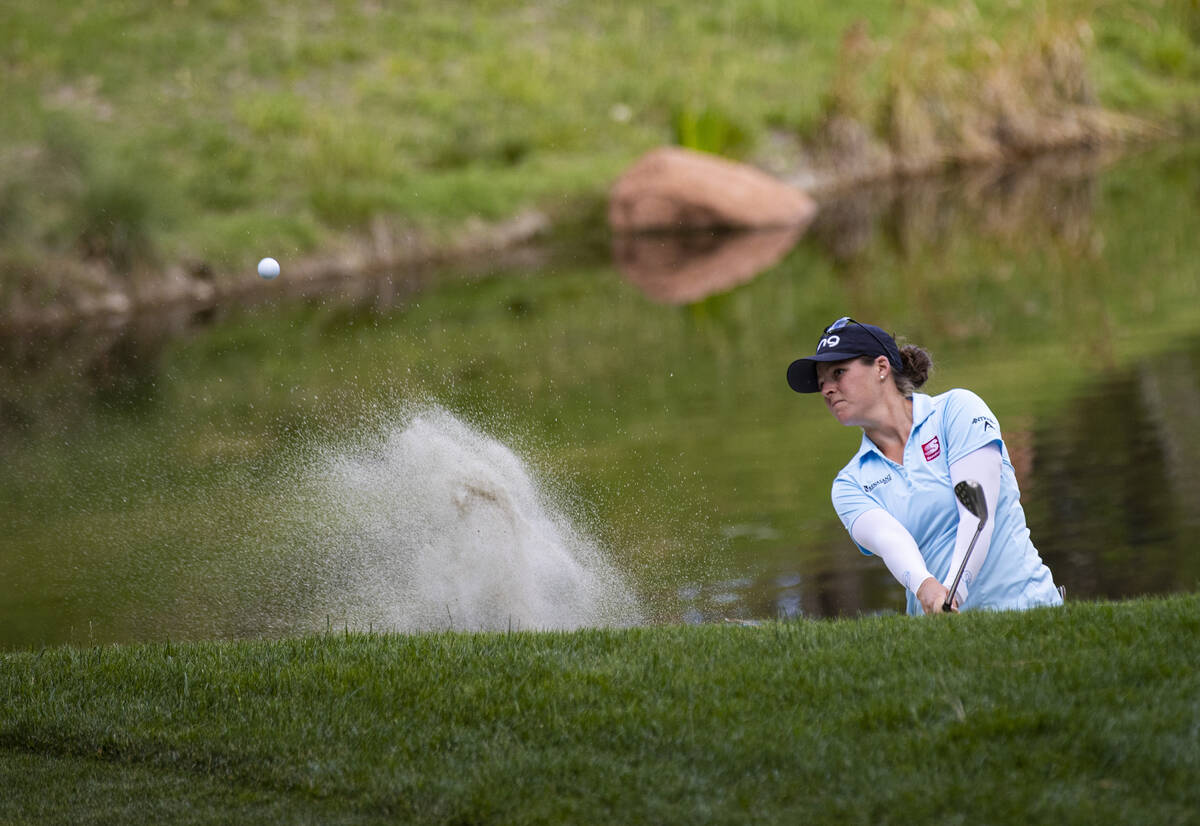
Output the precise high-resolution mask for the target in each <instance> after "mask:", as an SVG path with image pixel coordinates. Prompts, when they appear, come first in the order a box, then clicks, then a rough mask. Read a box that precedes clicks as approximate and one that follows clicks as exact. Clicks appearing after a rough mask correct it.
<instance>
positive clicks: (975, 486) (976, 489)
mask: <svg viewBox="0 0 1200 826" xmlns="http://www.w3.org/2000/svg"><path fill="white" fill-rule="evenodd" d="M954 495H955V496H957V497H958V501H959V502H962V503H963V507H964V508H966V509H967V510H969V511H970V512H971V513H972V514H974V515H975V516H976V517H977V518H978V519H979V526H978V527H976V528H975V535H974V536H972V537H971V544H970V545H968V546H967V552H966V553H965V554H963V561H962V565H959V566H958V574H957V575H956V576H955V577H954V584H953V585H951V586H950V593H949V594H947V595H946V604H945V605H943V606H942V610H943V611H945V612H947V613H949V611H950V603H951V602H952V601H953V600H954V594H955V592H957V591H958V583H959V581H960V580H961V579H962V575H963V571H965V570H967V560H968V559H970V558H971V551H973V550H975V540H976V539H978V538H979V534H980V533H982V532H983V526H984V524H985V523H986V522H987V518H988V506H987V497H986V496H984V495H983V487H981V486H980V484H979V483H978V482H976V481H975V480H974V479H963V480H962V481H961V482H959V483H958V484H957V485H955V486H954Z"/></svg>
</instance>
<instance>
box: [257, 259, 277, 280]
mask: <svg viewBox="0 0 1200 826" xmlns="http://www.w3.org/2000/svg"><path fill="white" fill-rule="evenodd" d="M258 274H259V275H261V276H262V277H263V278H265V279H267V280H268V281H269V280H270V279H272V278H274V277H275V276H277V275H279V262H278V261H276V260H275V259H274V258H264V259H263V260H261V261H259V262H258Z"/></svg>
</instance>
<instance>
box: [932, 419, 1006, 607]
mask: <svg viewBox="0 0 1200 826" xmlns="http://www.w3.org/2000/svg"><path fill="white" fill-rule="evenodd" d="M1002 464H1003V460H1002V456H1001V453H1000V445H999V444H997V443H996V442H991V443H989V444H986V445H984V446H983V447H981V448H977V449H976V450H973V451H971V452H970V453H968V454H967V455H966V456H964V457H962V458H961V459H959V460H958V461H957V462H955V463H954V464H952V465H950V483H951V484H953V485H957V484H958V483H959V482H961V481H962V480H964V479H974V480H975V481H976V482H978V483H979V484H980V486H981V487H982V488H983V494H984V496H985V497H986V499H987V506H988V520H987V522H986V523H985V524H984V526H983V531H981V532H980V534H979V539H978V540H977V541H976V542H975V550H973V551H971V558H970V559H969V560H967V569H966V570H965V571H963V576H962V581H961V582H959V585H958V604H959V605H960V606H961V605H964V604H965V603H966V601H967V595H968V593H969V592H970V586H971V583H972V582H974V580H975V577H976V576H977V575H978V574H979V569H980V568H982V567H983V563H984V561H985V560H986V559H987V555H988V548H989V547H990V546H991V542H992V530H993V529H994V528H995V527H996V519H995V517H996V506H997V504H998V503H999V501H1000V468H1001V465H1002ZM955 502H956V503H957V504H958V533H957V534H956V535H955V538H954V556H953V557H952V558H951V560H950V570H949V571H947V572H946V581H945V582H943V583H942V584H943V585H945V586H946V587H947V588H949V587H950V585H951V584H952V583H953V582H954V575H955V574H957V573H958V568H959V566H960V565H962V560H963V557H964V556H965V555H966V553H967V546H969V545H970V544H971V537H973V536H974V535H975V529H976V528H977V527H979V520H978V519H976V518H975V516H974V515H973V514H972V513H971V512H970V511H969V510H967V509H966V508H965V507H963V504H962V502H958V500H957V498H955Z"/></svg>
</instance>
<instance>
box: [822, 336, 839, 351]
mask: <svg viewBox="0 0 1200 826" xmlns="http://www.w3.org/2000/svg"><path fill="white" fill-rule="evenodd" d="M841 343H842V337H841V336H825V338H823V339H821V340H820V341H819V342H818V343H817V352H818V353H819V352H821V350H822V349H824V348H826V347H837V346H838V345H839V344H841Z"/></svg>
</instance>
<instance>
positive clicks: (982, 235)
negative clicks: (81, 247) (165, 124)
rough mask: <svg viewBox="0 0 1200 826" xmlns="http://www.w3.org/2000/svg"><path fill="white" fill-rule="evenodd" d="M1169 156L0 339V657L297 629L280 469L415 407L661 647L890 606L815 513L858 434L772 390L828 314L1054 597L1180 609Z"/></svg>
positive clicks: (981, 176)
mask: <svg viewBox="0 0 1200 826" xmlns="http://www.w3.org/2000/svg"><path fill="white" fill-rule="evenodd" d="M1194 157H1195V156H1194V153H1193V154H1192V155H1190V156H1189V155H1185V157H1184V160H1183V161H1179V162H1176V163H1175V165H1174V166H1166V167H1163V166H1160V165H1157V164H1156V163H1152V162H1150V163H1148V164H1147V165H1145V166H1143V167H1140V168H1139V167H1134V171H1132V172H1125V173H1122V174H1121V175H1119V176H1116V177H1115V178H1114V177H1110V173H1109V172H1107V171H1105V170H1104V167H1103V161H1102V160H1101V159H1097V158H1095V157H1087V158H1085V160H1081V161H1078V162H1077V163H1075V162H1069V161H1067V160H1065V159H1056V160H1055V161H1054V162H1053V163H1052V164H1051V165H1050V166H1049V167H1048V168H1039V167H1035V168H1034V170H1033V171H1031V172H1024V173H1022V172H1015V171H1011V170H987V171H985V170H977V171H973V172H971V173H969V174H966V173H964V175H962V176H961V177H960V178H958V179H957V180H954V181H949V180H942V181H924V182H919V183H918V182H911V183H910V184H909V185H905V186H899V185H897V186H892V187H885V188H880V189H876V190H872V191H860V192H856V193H845V194H843V195H839V196H836V197H835V196H832V195H831V196H829V197H827V198H826V200H825V202H824V204H823V207H824V208H823V211H822V212H821V214H820V216H819V218H818V219H817V221H816V223H815V224H814V225H812V226H811V227H810V228H809V230H808V232H807V234H806V235H804V236H803V237H788V233H765V234H758V233H756V234H754V236H744V237H733V236H730V237H717V236H707V237H706V236H695V237H693V238H690V239H687V240H685V241H678V239H676V241H672V242H670V243H667V242H665V241H664V239H662V238H654V237H651V238H647V239H642V240H644V241H646V242H647V244H648V246H641V247H636V248H635V247H630V246H627V245H624V242H623V241H621V242H615V243H614V245H613V247H612V249H610V248H608V247H602V248H600V249H599V251H598V252H597V251H596V248H595V247H592V246H584V247H580V248H576V249H575V250H574V251H573V252H570V253H569V254H567V255H566V256H564V257H560V258H554V259H543V260H542V261H541V262H540V263H533V264H530V265H529V266H528V267H526V266H521V265H518V266H517V267H516V268H515V269H497V270H493V271H490V272H488V271H476V272H474V273H471V272H466V273H449V274H447V275H446V277H445V278H441V277H436V278H435V277H432V276H430V277H428V280H422V279H425V278H426V276H420V277H419V278H418V277H417V276H414V275H412V274H405V273H392V274H384V275H380V276H378V277H373V278H370V279H365V280H362V281H359V282H355V288H354V289H353V290H351V289H349V287H348V284H347V282H345V281H343V282H339V283H340V286H330V285H326V286H325V287H323V288H322V289H326V290H328V292H324V293H322V292H320V291H319V290H318V291H317V292H314V293H312V294H307V295H303V296H299V297H298V298H297V299H296V300H295V301H288V302H283V301H281V302H279V303H278V304H276V305H262V306H259V307H256V308H252V309H249V310H247V309H245V308H244V307H242V306H241V305H233V304H231V305H218V306H214V307H209V308H200V310H199V311H197V310H196V308H190V309H188V310H187V311H181V312H179V313H164V314H161V315H156V316H146V317H142V318H139V319H137V320H135V321H134V322H133V323H130V324H127V325H124V326H119V327H104V326H100V327H92V328H88V329H82V328H81V329H78V330H73V331H68V332H64V333H61V334H55V335H46V336H40V337H39V336H32V335H24V336H12V337H6V338H3V339H2V340H0V459H2V460H3V461H2V462H0V536H3V541H4V543H5V544H4V553H3V554H0V647H4V646H16V645H30V644H32V645H37V644H41V643H44V642H60V641H67V640H70V641H76V642H79V641H83V642H90V641H114V640H131V639H133V640H136V639H161V638H162V635H164V634H170V635H171V637H172V638H173V639H177V638H183V637H189V636H190V637H211V636H257V635H267V634H270V635H275V634H287V633H294V632H296V631H297V630H298V629H302V628H308V627H311V625H312V623H313V622H314V616H313V611H314V608H313V606H314V605H320V604H321V603H320V602H319V599H318V598H319V596H320V593H322V590H321V589H322V588H324V587H327V586H328V585H329V583H331V582H332V583H335V584H336V583H340V582H342V580H343V579H344V578H346V577H347V576H349V573H348V572H347V571H345V570H342V569H339V567H338V563H337V560H338V559H340V558H342V557H341V556H339V549H340V548H341V547H342V546H343V545H344V544H345V543H344V542H343V541H342V540H341V539H340V538H339V537H338V536H335V535H330V534H327V533H326V534H322V533H320V531H316V530H314V529H313V528H312V525H311V524H310V522H311V519H309V517H311V516H312V515H313V514H319V513H320V512H321V509H322V508H327V507H328V501H327V500H322V499H321V498H320V497H312V499H311V501H310V500H308V499H305V500H304V501H303V502H301V503H300V505H299V506H296V507H293V508H291V509H290V510H289V509H288V508H286V507H284V506H285V505H287V504H288V503H289V502H292V503H293V504H294V501H293V500H295V498H296V494H295V492H294V490H292V489H291V488H289V485H291V483H292V482H293V481H294V479H295V478H296V477H297V476H298V475H302V474H301V473H300V471H301V470H302V468H303V463H304V453H303V450H302V448H305V447H311V446H312V445H314V444H316V445H318V446H325V445H339V444H341V442H339V441H338V440H342V441H348V442H353V441H354V439H355V438H356V434H358V433H360V432H361V428H360V427H359V425H360V423H361V420H365V419H369V418H370V417H371V416H376V415H386V413H387V411H389V410H392V409H394V407H395V404H394V403H395V402H396V400H397V399H399V400H401V401H408V400H410V399H413V398H422V399H428V400H433V401H436V402H438V403H439V404H441V405H442V406H444V407H445V408H446V409H448V410H451V411H453V412H454V413H455V414H456V415H462V417H463V418H464V420H466V419H469V420H470V421H471V423H472V424H479V425H481V426H482V427H481V430H485V431H487V432H489V433H492V434H497V435H498V436H500V437H501V441H503V442H504V444H506V445H510V446H511V447H512V448H513V450H514V452H516V453H519V454H520V455H521V456H522V457H523V458H528V459H529V461H530V463H531V465H535V466H537V467H538V468H540V469H543V470H547V471H548V475H549V476H550V477H551V478H552V479H556V480H558V481H562V480H564V479H565V483H564V490H567V489H568V488H569V491H568V493H569V495H567V494H564V500H565V504H564V508H563V512H564V513H566V514H568V515H569V516H570V517H571V518H572V519H573V520H577V521H576V522H575V524H576V525H577V526H578V527H580V529H581V530H582V531H583V532H585V533H587V534H588V535H589V536H594V537H596V538H597V540H598V542H599V543H600V544H601V545H602V546H603V547H605V548H606V549H607V550H608V551H610V552H611V555H612V559H613V560H614V562H615V564H617V565H618V566H619V567H620V568H621V569H622V571H623V572H629V575H630V577H631V579H633V580H634V581H635V582H636V588H637V590H638V593H639V596H640V597H641V598H642V599H643V601H644V603H645V606H646V608H647V614H649V615H652V616H653V617H654V618H655V619H656V620H660V621H669V622H677V621H723V620H726V619H732V620H738V619H761V618H767V617H775V616H806V617H821V616H838V615H855V614H860V613H875V612H881V611H900V610H903V604H902V603H903V600H902V594H901V592H900V588H899V586H898V585H896V583H895V582H894V581H892V579H891V577H890V575H889V574H888V573H887V571H886V569H885V567H884V566H883V565H882V564H881V563H879V562H878V560H874V559H869V558H866V557H863V556H861V555H860V554H858V553H857V551H856V550H855V549H854V548H853V546H852V545H851V543H850V541H849V539H848V537H847V536H846V534H845V531H844V530H843V529H842V527H841V525H840V524H839V523H838V522H837V520H836V517H834V516H833V514H832V511H831V508H830V506H829V501H828V486H829V483H830V480H831V478H832V475H833V473H834V472H835V471H836V468H837V467H838V466H840V463H841V462H842V461H844V460H845V458H846V456H848V455H849V454H850V453H851V452H852V451H853V446H852V444H851V443H852V442H853V443H856V442H857V439H856V437H854V434H850V433H848V432H846V429H844V428H835V427H834V423H831V422H829V421H828V414H827V413H826V412H825V411H823V410H821V409H819V408H818V407H812V408H808V407H801V406H798V405H797V403H796V399H795V398H794V396H793V395H792V394H790V393H789V392H788V391H786V387H785V386H784V384H783V380H782V369H783V366H784V365H785V364H786V361H787V358H788V356H790V355H791V354H792V353H793V351H794V348H795V343H796V341H797V340H801V341H803V342H804V343H805V344H808V343H809V336H810V334H811V331H812V330H814V329H820V327H821V326H822V325H823V324H824V323H827V322H828V321H829V319H830V318H833V317H836V316H837V315H839V314H844V312H850V313H851V314H853V315H855V316H856V317H867V318H881V319H884V318H886V319H887V322H888V323H889V324H890V325H894V326H895V328H896V329H897V330H899V331H900V332H904V333H909V334H914V335H916V340H918V341H920V343H923V344H926V345H929V346H931V348H932V349H933V350H934V352H935V353H936V354H937V356H938V358H939V359H942V358H944V359H945V360H944V361H939V365H940V367H941V368H942V369H945V370H946V374H945V375H946V383H945V384H942V385H941V386H940V387H939V388H932V389H934V390H935V392H936V391H937V390H939V389H945V388H946V387H948V386H956V385H959V384H961V385H965V386H969V387H972V388H973V389H977V390H978V391H979V392H980V393H981V395H983V396H984V397H985V398H987V399H988V400H989V402H992V403H993V404H995V405H998V406H1001V407H1003V408H1004V409H1003V410H998V411H997V412H998V413H999V414H1000V416H1001V420H1002V422H1003V425H1004V428H1005V436H1006V438H1007V439H1008V442H1009V449H1010V454H1011V455H1012V457H1013V461H1014V464H1015V465H1016V469H1017V474H1018V478H1019V480H1020V484H1021V488H1022V492H1023V494H1024V498H1025V504H1026V512H1027V514H1028V516H1029V519H1030V525H1031V528H1032V530H1033V535H1034V541H1035V543H1036V544H1037V545H1038V547H1039V549H1041V550H1042V552H1043V554H1044V555H1045V557H1046V559H1047V561H1048V562H1049V563H1050V565H1051V567H1052V568H1053V570H1054V572H1055V575H1056V577H1057V578H1058V579H1059V580H1060V581H1062V582H1064V583H1065V584H1066V585H1067V587H1068V589H1069V596H1075V597H1089V596H1097V597H1119V596H1124V595H1129V594H1134V593H1142V592H1155V593H1157V592H1163V591H1170V590H1178V589H1191V588H1195V587H1197V585H1198V584H1200V570H1198V568H1197V561H1196V560H1197V557H1198V556H1200V555H1196V554H1194V553H1193V552H1192V548H1193V547H1195V545H1196V540H1197V539H1200V536H1197V534H1198V533H1200V528H1198V521H1200V504H1198V503H1200V497H1198V496H1197V493H1198V492H1200V489H1198V485H1200V479H1198V478H1197V477H1198V476H1200V421H1198V420H1197V416H1198V415H1200V414H1198V412H1197V411H1200V352H1198V351H1200V344H1198V343H1196V342H1194V341H1193V342H1191V343H1187V344H1185V345H1184V346H1183V349H1180V341H1181V340H1182V341H1185V342H1186V341H1188V339H1187V338H1186V337H1185V338H1184V339H1180V338H1179V336H1178V331H1180V330H1184V331H1190V334H1191V335H1193V336H1194V335H1195V333H1196V331H1197V330H1198V329H1200V313H1198V312H1197V310H1196V309H1195V307H1196V301H1195V298H1196V296H1197V295H1200V273H1198V272H1197V269H1196V266H1197V265H1196V263H1195V262H1196V261H1200V248H1198V247H1197V244H1198V243H1200V237H1198V236H1197V234H1196V233H1195V231H1194V219H1192V218H1191V217H1190V216H1191V215H1192V214H1194V211H1193V212H1191V213H1189V212H1187V211H1186V210H1183V209H1181V208H1180V205H1181V203H1183V204H1186V205H1189V206H1194V199H1195V192H1196V191H1200V190H1198V189H1197V183H1198V181H1197V173H1196V172H1195V170H1196V169H1197V168H1200V166H1198V165H1196V164H1195V163H1194ZM1164 169H1165V170H1166V171H1164ZM1114 181H1116V183H1114ZM751 242H752V243H751ZM637 243H638V244H641V241H640V240H639V241H638V242H637ZM743 244H746V245H748V246H745V247H744V246H743ZM1100 250H1103V255H1101V254H1100V252H1099V251H1100ZM610 253H612V254H614V255H616V256H617V259H616V260H617V261H620V262H624V263H623V264H622V266H621V267H620V268H619V269H614V268H613V267H611V266H609V265H608V264H607V263H605V262H604V261H603V260H601V261H599V262H598V261H597V260H596V256H597V255H599V256H601V258H602V259H603V258H606V257H607V256H608V255H609V254H610ZM734 253H736V254H734ZM742 261H751V262H755V263H754V267H746V268H744V269H743V268H741V267H742V265H741V263H739V262H742ZM760 266H765V267H767V268H768V270H767V272H766V274H765V275H763V276H761V277H754V273H753V270H756V269H757V268H758V267H760ZM679 274H685V276H686V277H683V278H681V279H679V280H676V278H677V276H678V275H679ZM722 279H725V280H722ZM735 282H736V286H734V284H735ZM413 285H421V286H420V289H417V287H414V286H413ZM314 289H316V288H315V287H314ZM412 290H417V291H415V292H414V291H412ZM713 291H716V292H717V293H720V294H719V295H714V294H713ZM705 296H707V297H705ZM695 302H699V303H695ZM680 303H682V304H689V305H692V306H689V307H688V309H687V310H680V309H679V308H678V307H676V306H663V304H670V305H676V304H680ZM1134 341H1136V343H1137V346H1136V348H1134V347H1131V345H1130V342H1134ZM935 379H939V380H940V376H935ZM381 411H382V412H381ZM322 440H326V441H322ZM566 483H570V484H566ZM380 487H381V488H383V490H382V491H381V495H386V494H387V492H388V491H389V490H390V489H391V488H390V486H389V485H388V484H387V483H386V482H381V483H380ZM289 497H291V499H289ZM566 500H569V501H566ZM572 502H573V503H574V504H575V505H578V507H575V506H572V507H567V506H566V505H567V504H571V503H572ZM580 503H582V504H580ZM306 520H308V521H306ZM331 560H332V561H331ZM333 590H334V591H335V592H337V589H336V588H335V589H333ZM336 608H337V606H336V605H332V606H330V605H324V606H323V607H322V608H321V609H320V610H322V611H325V610H328V611H329V613H330V615H332V618H333V620H334V622H335V623H336V622H337V619H338V615H337V613H336ZM325 619H326V615H325V614H322V615H321V616H318V617H316V618H315V621H316V622H317V624H318V625H322V624H323V623H324V622H325Z"/></svg>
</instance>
